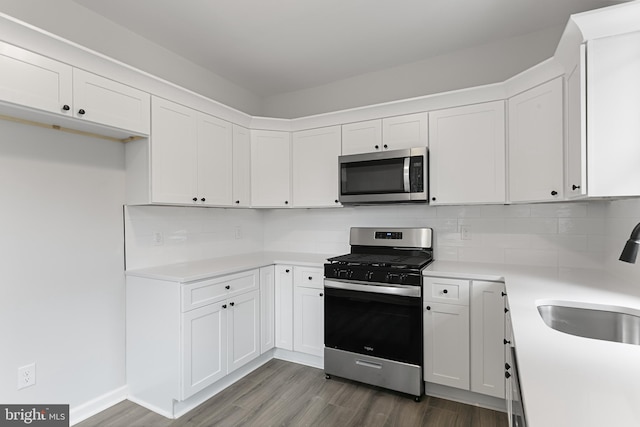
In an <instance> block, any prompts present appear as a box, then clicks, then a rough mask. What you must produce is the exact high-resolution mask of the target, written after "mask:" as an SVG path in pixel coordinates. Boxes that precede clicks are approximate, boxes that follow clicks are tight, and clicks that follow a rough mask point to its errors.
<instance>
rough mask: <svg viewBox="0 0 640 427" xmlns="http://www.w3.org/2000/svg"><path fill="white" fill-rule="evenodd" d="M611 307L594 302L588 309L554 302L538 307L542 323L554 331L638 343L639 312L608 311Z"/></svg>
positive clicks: (639, 343) (639, 333)
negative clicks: (597, 304)
mask: <svg viewBox="0 0 640 427" xmlns="http://www.w3.org/2000/svg"><path fill="white" fill-rule="evenodd" d="M614 309H615V308H612V307H605V306H601V307H600V306H596V305H594V306H591V307H589V308H585V307H568V306H563V305H555V304H545V305H539V306H538V312H539V313H540V317H542V320H544V323H546V325H547V326H548V327H550V328H552V329H555V330H556V331H560V332H564V333H566V334H571V335H577V336H579V337H585V338H593V339H597V340H604V341H613V342H620V343H626V344H635V345H640V313H638V315H634V314H629V313H624V312H619V311H612V310H614ZM627 311H633V310H630V309H627Z"/></svg>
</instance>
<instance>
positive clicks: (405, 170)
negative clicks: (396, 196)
mask: <svg viewBox="0 0 640 427" xmlns="http://www.w3.org/2000/svg"><path fill="white" fill-rule="evenodd" d="M410 163H411V157H405V158H404V168H403V175H404V192H405V193H410V192H411V181H410V180H409V164H410Z"/></svg>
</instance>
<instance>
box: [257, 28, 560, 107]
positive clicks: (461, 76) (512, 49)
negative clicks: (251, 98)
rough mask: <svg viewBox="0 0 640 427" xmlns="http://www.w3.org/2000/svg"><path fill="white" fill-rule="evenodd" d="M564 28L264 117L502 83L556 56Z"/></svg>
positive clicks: (311, 94)
mask: <svg viewBox="0 0 640 427" xmlns="http://www.w3.org/2000/svg"><path fill="white" fill-rule="evenodd" d="M563 29H564V27H552V28H548V29H546V30H543V31H538V32H535V33H530V34H526V35H524V36H520V37H514V38H511V39H506V40H501V41H499V42H495V43H490V44H486V45H481V46H477V47H474V48H470V49H464V50H460V51H457V52H451V53H446V54H443V55H441V56H437V57H434V58H429V59H426V60H423V61H419V62H415V63H411V64H406V65H402V66H398V67H394V68H389V69H386V70H381V71H377V72H371V73H367V74H362V75H358V76H354V77H351V78H348V79H344V80H340V81H337V82H333V83H329V84H326V85H323V86H319V87H315V88H310V89H305V90H300V91H296V92H289V93H283V94H278V95H274V96H270V97H267V98H265V99H264V103H263V115H264V116H267V117H281V118H296V117H304V116H309V115H313V114H320V113H326V112H330V111H336V110H343V109H348V108H355V107H361V106H365V105H371V104H377V103H382V102H389V101H395V100H400V99H406V98H413V97H417V96H424V95H430V94H434V93H440V92H446V91H450V90H456V89H465V88H469V87H473V86H479V85H484V84H489V83H497V82H503V81H504V80H506V79H508V78H510V77H513V76H514V75H516V74H518V73H520V72H522V71H524V70H526V69H528V68H530V67H531V66H533V65H535V64H538V63H540V62H542V61H544V60H546V59H548V58H550V57H552V56H553V53H554V52H555V49H556V46H557V45H558V40H560V36H561V35H562V31H563Z"/></svg>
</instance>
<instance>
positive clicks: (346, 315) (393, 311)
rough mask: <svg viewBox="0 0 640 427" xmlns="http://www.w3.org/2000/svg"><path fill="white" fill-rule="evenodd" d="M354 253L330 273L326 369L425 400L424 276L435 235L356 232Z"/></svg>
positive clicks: (328, 268)
mask: <svg viewBox="0 0 640 427" xmlns="http://www.w3.org/2000/svg"><path fill="white" fill-rule="evenodd" d="M349 243H350V245H351V252H350V253H349V254H346V255H341V256H337V257H334V258H330V259H329V260H328V261H329V262H328V263H327V264H325V265H324V274H325V279H324V290H325V302H324V305H325V306H324V319H325V324H324V345H325V347H324V369H325V374H326V376H327V378H330V377H331V376H332V375H335V376H337V377H343V378H348V379H351V380H356V381H360V382H364V383H367V384H372V385H376V386H380V387H384V388H388V389H391V390H396V391H399V392H403V393H407V394H411V395H413V396H414V397H415V399H416V400H419V399H420V398H421V396H422V395H423V392H424V382H423V374H422V365H423V354H422V352H423V347H422V337H423V332H422V324H423V322H422V270H423V269H424V268H425V267H426V266H427V265H428V264H429V263H430V262H431V261H432V260H433V249H432V230H431V229H430V228H352V229H351V235H350V239H349Z"/></svg>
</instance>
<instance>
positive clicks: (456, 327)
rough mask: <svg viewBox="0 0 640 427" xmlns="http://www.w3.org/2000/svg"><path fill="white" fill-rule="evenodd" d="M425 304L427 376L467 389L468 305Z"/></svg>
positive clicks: (425, 376)
mask: <svg viewBox="0 0 640 427" xmlns="http://www.w3.org/2000/svg"><path fill="white" fill-rule="evenodd" d="M424 305H425V307H426V309H425V310H424V380H425V381H428V382H433V383H437V384H443V385H447V386H450V387H456V388H461V389H465V390H468V389H469V307H467V306H463V305H453V304H441V303H430V302H425V303H424Z"/></svg>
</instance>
